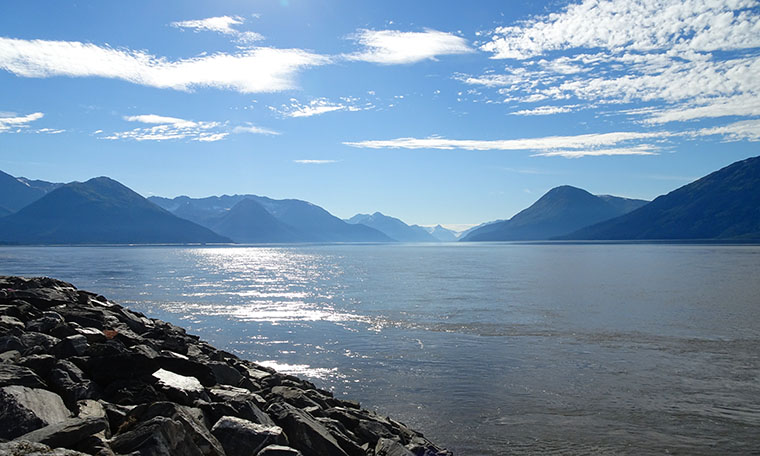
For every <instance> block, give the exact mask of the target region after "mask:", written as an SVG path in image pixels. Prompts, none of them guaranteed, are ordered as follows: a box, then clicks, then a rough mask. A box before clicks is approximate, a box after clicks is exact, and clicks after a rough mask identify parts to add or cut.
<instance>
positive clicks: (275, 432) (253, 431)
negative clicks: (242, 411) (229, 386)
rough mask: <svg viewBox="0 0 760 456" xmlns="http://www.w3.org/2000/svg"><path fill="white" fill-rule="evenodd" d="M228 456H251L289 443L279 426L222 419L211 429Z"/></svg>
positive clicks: (232, 418) (228, 418)
mask: <svg viewBox="0 0 760 456" xmlns="http://www.w3.org/2000/svg"><path fill="white" fill-rule="evenodd" d="M211 433H212V434H214V436H215V437H216V438H217V439H218V440H219V442H220V443H221V444H222V447H223V448H224V452H225V453H226V454H227V456H251V455H255V454H256V453H258V452H259V450H261V449H262V448H264V447H266V446H268V445H271V444H284V443H287V439H286V437H285V436H284V435H283V433H282V428H280V427H278V426H262V425H260V424H256V423H251V422H250V421H247V420H244V419H241V418H235V417H232V416H225V417H222V418H221V419H220V420H219V421H217V422H216V424H214V427H212V428H211Z"/></svg>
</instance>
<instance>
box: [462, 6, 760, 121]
mask: <svg viewBox="0 0 760 456" xmlns="http://www.w3.org/2000/svg"><path fill="white" fill-rule="evenodd" d="M758 8H760V2H758V1H756V0H582V1H580V2H577V3H571V4H570V5H568V6H566V7H564V8H563V9H562V10H560V11H558V12H555V13H551V14H547V15H543V16H537V17H534V18H530V19H528V20H526V21H523V22H519V23H516V24H513V25H509V26H504V27H497V28H495V29H494V30H493V31H492V32H491V37H490V40H488V41H486V42H484V43H481V44H480V46H479V47H480V49H481V50H482V51H485V52H489V53H491V58H492V59H496V60H507V61H509V64H508V65H507V66H506V67H505V70H504V72H502V73H487V74H483V75H467V74H464V75H461V74H460V75H457V76H456V79H459V80H460V81H462V82H464V83H465V84H468V85H478V86H482V87H486V88H494V89H497V90H498V94H499V95H500V96H501V101H506V102H518V103H535V102H541V101H543V102H546V101H554V102H557V103H560V104H561V103H568V104H578V103H581V104H583V103H585V104H589V105H590V104H597V103H604V104H626V103H638V104H642V105H644V106H649V107H651V108H652V109H650V110H647V111H640V112H639V113H638V117H639V119H640V120H641V121H642V122H645V123H649V124H665V123H669V122H683V121H694V120H699V119H706V118H718V117H726V116H757V115H760V102H758V99H759V98H760V78H758V77H757V76H756V75H757V74H760V14H758V11H759V10H758ZM557 112H561V111H557ZM513 114H516V115H534V114H535V112H533V111H532V110H531V109H521V110H517V111H516V112H514V113H513Z"/></svg>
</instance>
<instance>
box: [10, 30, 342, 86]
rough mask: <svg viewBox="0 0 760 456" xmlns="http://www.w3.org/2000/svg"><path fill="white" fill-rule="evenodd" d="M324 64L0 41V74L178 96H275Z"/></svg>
mask: <svg viewBox="0 0 760 456" xmlns="http://www.w3.org/2000/svg"><path fill="white" fill-rule="evenodd" d="M329 61H330V59H329V58H328V57H326V56H322V55H318V54H314V53H311V52H308V51H304V50H302V49H277V48H268V47H259V48H251V49H245V50H242V51H240V52H237V53H234V54H227V53H217V54H211V55H203V56H198V57H193V58H187V59H179V60H169V59H167V58H164V57H158V56H155V55H151V54H148V53H146V52H143V51H135V50H130V49H114V48H112V47H110V46H98V45H95V44H90V43H82V42H78V41H47V40H21V39H12V38H0V69H2V70H5V71H8V72H11V73H13V74H15V75H17V76H20V77H27V78H49V77H56V76H68V77H102V78H112V79H121V80H125V81H129V82H132V83H134V84H140V85H144V86H150V87H156V88H161V89H174V90H183V91H189V90H193V89H196V88H205V87H210V88H216V89H225V90H234V91H237V92H241V93H260V92H278V91H282V90H287V89H292V88H294V87H295V85H296V84H295V76H296V75H297V74H298V73H299V72H300V71H302V70H303V69H305V68H309V67H313V66H319V65H325V64H327V63H328V62H329Z"/></svg>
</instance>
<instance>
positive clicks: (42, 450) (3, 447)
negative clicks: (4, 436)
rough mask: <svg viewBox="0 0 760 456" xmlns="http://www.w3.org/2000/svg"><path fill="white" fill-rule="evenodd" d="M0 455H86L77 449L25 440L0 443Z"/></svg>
mask: <svg viewBox="0 0 760 456" xmlns="http://www.w3.org/2000/svg"><path fill="white" fill-rule="evenodd" d="M0 455H2V456H21V455H24V456H86V454H85V453H80V452H79V451H74V450H68V449H66V448H55V449H53V448H50V447H49V446H47V445H43V444H42V443H35V442H27V441H25V440H13V441H11V442H2V443H0Z"/></svg>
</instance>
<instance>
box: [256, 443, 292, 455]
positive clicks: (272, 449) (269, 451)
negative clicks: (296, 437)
mask: <svg viewBox="0 0 760 456" xmlns="http://www.w3.org/2000/svg"><path fill="white" fill-rule="evenodd" d="M256 456H302V455H301V452H300V451H298V450H296V449H295V448H291V447H288V446H282V445H269V446H267V447H264V448H263V449H262V450H261V451H259V452H258V454H257V455H256Z"/></svg>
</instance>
